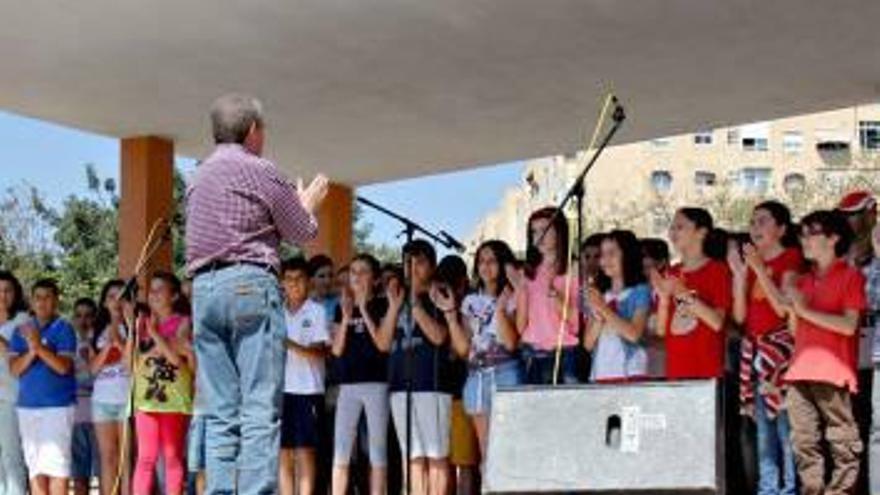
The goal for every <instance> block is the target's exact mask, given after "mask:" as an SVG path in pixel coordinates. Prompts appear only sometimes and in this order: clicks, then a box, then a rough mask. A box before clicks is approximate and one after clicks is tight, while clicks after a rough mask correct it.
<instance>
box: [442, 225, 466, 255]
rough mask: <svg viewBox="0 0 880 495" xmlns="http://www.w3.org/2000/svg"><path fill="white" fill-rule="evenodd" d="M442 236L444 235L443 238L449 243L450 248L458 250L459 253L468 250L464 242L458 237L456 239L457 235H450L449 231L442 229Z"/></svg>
mask: <svg viewBox="0 0 880 495" xmlns="http://www.w3.org/2000/svg"><path fill="white" fill-rule="evenodd" d="M440 237H442V238H443V240H445V241H446V243H447V244H449V247H450V248H452V249H454V250H456V251H458V252H459V253H463V252H465V251H466V250H467V248H465V247H464V244H462V243H461V242H459V241H458V239H456V238H455V237H452V236H451V235H449V232H446V231H445V230H441V231H440Z"/></svg>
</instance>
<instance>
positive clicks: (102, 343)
mask: <svg viewBox="0 0 880 495" xmlns="http://www.w3.org/2000/svg"><path fill="white" fill-rule="evenodd" d="M119 335H120V336H121V337H122V338H123V339H125V337H126V331H125V327H124V326H122V325H120V326H119ZM107 341H108V338H107V331H106V330H104V331H102V332H101V336H100V337H98V349H97V351H98V352H101V350H102V349H104V347H106V346H107V343H108V342H107ZM130 377H131V375H130V374H129V372H128V368H126V367H125V363H124V362H122V361H121V360H120V361H118V362H116V363H114V364H112V365H110V366H105V367H103V368H102V369H101V371H99V372H98V374H97V375H96V376H95V385H94V388H93V390H92V402H95V403H99V404H114V405H119V404H127V403H128V392H129V386H130Z"/></svg>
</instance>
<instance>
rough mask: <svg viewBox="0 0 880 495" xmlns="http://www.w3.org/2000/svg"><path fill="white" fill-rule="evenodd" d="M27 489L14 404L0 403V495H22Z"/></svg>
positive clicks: (25, 470)
mask: <svg viewBox="0 0 880 495" xmlns="http://www.w3.org/2000/svg"><path fill="white" fill-rule="evenodd" d="M27 488H28V479H27V468H26V467H25V465H24V455H23V454H22V451H21V437H20V436H19V432H18V415H16V413H15V403H14V402H9V401H0V495H24V494H25V493H27Z"/></svg>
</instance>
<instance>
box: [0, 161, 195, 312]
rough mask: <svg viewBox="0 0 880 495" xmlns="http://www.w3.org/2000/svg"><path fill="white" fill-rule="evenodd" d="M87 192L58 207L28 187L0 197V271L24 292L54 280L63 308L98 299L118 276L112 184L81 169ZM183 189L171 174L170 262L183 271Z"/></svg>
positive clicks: (92, 171)
mask: <svg viewBox="0 0 880 495" xmlns="http://www.w3.org/2000/svg"><path fill="white" fill-rule="evenodd" d="M84 173H85V181H86V186H87V192H86V193H85V194H83V195H78V196H77V195H70V196H68V197H67V198H66V199H64V201H63V202H62V203H61V205H60V206H59V207H53V206H51V205H50V204H49V203H47V202H46V200H45V198H44V197H43V195H42V193H41V192H40V191H38V190H37V189H36V188H34V187H32V186H26V185H24V186H22V187H19V188H9V189H7V190H6V191H5V194H4V195H3V196H2V197H0V267H2V268H5V269H9V270H12V271H13V272H14V273H15V274H16V275H17V276H18V277H19V278H20V279H21V280H22V283H24V284H25V286H29V285H31V284H32V283H33V282H34V281H35V280H36V279H38V278H41V277H47V276H48V277H53V278H55V279H57V280H58V283H59V285H60V286H61V290H62V292H63V295H64V298H63V303H64V305H63V307H64V309H69V305H70V304H72V302H73V301H74V300H75V299H76V298H78V297H82V296H91V297H97V295H98V292H99V291H100V288H101V285H103V283H104V282H105V281H107V280H109V279H111V278H115V277H117V276H118V273H117V269H118V259H119V255H118V253H119V236H118V228H117V222H118V214H119V195H118V193H117V188H116V181H115V180H113V179H111V178H102V177H100V176H99V175H98V173H97V170H96V169H95V167H94V166H93V165H91V164H87V165H85V166H84ZM185 190H186V184H185V181H184V179H183V176H182V175H181V174H180V173H179V172H178V171H177V170H176V169H175V174H174V202H175V205H174V217H173V219H172V235H173V243H174V244H173V262H174V267H175V269H176V271H178V272H182V271H183V267H184V265H185V249H184V244H183V241H184V223H185V221H184V218H185V215H184V213H185V212H184V211H183V197H184V194H185Z"/></svg>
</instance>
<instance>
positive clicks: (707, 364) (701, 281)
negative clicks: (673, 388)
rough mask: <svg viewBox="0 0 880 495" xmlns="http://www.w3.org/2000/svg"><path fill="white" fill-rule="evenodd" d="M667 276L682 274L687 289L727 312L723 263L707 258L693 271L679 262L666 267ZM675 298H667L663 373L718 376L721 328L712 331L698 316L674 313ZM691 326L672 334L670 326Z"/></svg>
mask: <svg viewBox="0 0 880 495" xmlns="http://www.w3.org/2000/svg"><path fill="white" fill-rule="evenodd" d="M669 276H671V277H681V278H682V279H683V280H684V283H685V285H686V286H687V288H688V289H690V290H692V291H694V292H695V294H696V297H697V298H699V299H700V300H701V301H702V302H704V303H706V304H708V305H710V306H712V307H714V308H715V309H719V310H722V311H724V312H725V313H729V312H730V307H731V304H732V301H733V295H732V290H731V285H732V280H731V274H730V269H729V268H728V267H727V264H726V263H722V262H720V261H716V260H710V261H708V262H707V263H706V264H705V265H703V266H702V267H700V268H699V269H697V270H694V271H690V272H687V271H684V270H683V269H682V267H681V265H675V266H673V267H672V268H670V270H669ZM677 308H678V305H677V304H676V302H675V298H673V299H672V301H671V302H670V307H669V315H670V316H669V322H667V325H666V377H667V378H717V377H720V376H722V375H723V374H724V331H723V330H722V331H717V332H716V331H715V330H712V329H711V328H709V326H708V325H706V323H704V322H703V321H702V320H699V319H697V318H693V317H690V316H686V315H684V314H678V315H677ZM673 325H675V326H676V327H678V328H687V329H691V328H692V329H693V330H692V331H691V332H690V333H688V334H686V335H674V334H673V333H672V327H673Z"/></svg>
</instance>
